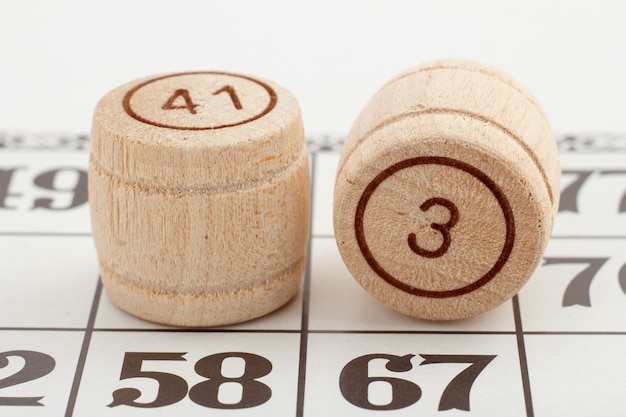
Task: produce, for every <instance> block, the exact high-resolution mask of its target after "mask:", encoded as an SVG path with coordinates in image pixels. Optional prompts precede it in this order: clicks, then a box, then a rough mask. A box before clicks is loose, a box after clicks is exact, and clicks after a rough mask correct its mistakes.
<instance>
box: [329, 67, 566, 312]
mask: <svg viewBox="0 0 626 417" xmlns="http://www.w3.org/2000/svg"><path fill="white" fill-rule="evenodd" d="M559 181H560V168H559V162H558V155H557V149H556V142H555V140H554V137H553V134H552V130H551V128H550V125H549V123H548V121H547V119H546V116H545V114H544V113H543V111H542V110H541V108H540V106H539V105H538V104H537V102H536V100H535V99H534V98H533V97H532V95H531V94H530V93H529V92H528V91H527V90H526V89H525V88H524V87H522V86H521V85H520V84H519V83H518V82H516V81H515V80H513V79H512V78H511V77H509V76H508V75H506V74H503V73H502V72H500V71H498V70H496V69H493V68H491V67H489V66H487V65H484V64H480V63H476V62H469V61H460V60H444V61H438V62H433V63H429V64H426V65H423V66H420V67H416V68H412V69H409V70H407V71H405V72H403V73H401V74H399V75H398V76H396V77H395V78H393V79H392V80H391V81H390V82H389V83H387V84H386V85H385V86H383V87H382V88H381V89H380V90H379V91H378V92H377V93H376V94H375V95H374V96H373V98H372V99H371V100H370V102H369V103H368V104H367V106H366V107H365V108H364V109H363V111H362V112H361V114H360V115H359V117H358V118H357V120H356V121H355V123H354V125H353V127H352V129H351V131H350V133H349V135H348V138H347V140H346V143H345V146H344V149H343V152H342V156H341V159H340V162H339V167H338V173H337V179H336V187H335V205H334V227H335V237H336V239H337V245H338V247H339V250H340V252H341V255H342V257H343V259H344V261H345V263H346V265H347V267H348V269H349V270H350V272H351V273H352V275H353V276H354V277H355V279H356V280H357V281H358V282H359V283H360V284H361V285H362V286H363V287H364V288H365V289H366V290H367V291H369V292H370V293H371V294H372V295H373V296H374V297H376V298H377V299H378V300H380V301H382V302H383V303H385V304H387V305H388V306H389V307H391V308H393V309H396V310H398V311H400V312H403V313H405V314H408V315H411V316H415V317H420V318H426V319H434V320H450V319H459V318H465V317H471V316H475V315H478V314H480V313H482V312H485V311H487V310H490V309H492V308H494V307H496V306H498V305H500V304H502V303H503V302H505V301H506V300H508V299H510V298H511V297H512V296H513V295H515V294H516V293H517V292H518V291H519V289H520V288H521V287H522V286H523V284H524V283H525V282H526V281H527V280H528V279H529V277H530V276H531V274H532V273H533V271H534V270H535V269H536V267H537V266H538V263H539V261H540V259H541V256H542V254H543V252H544V250H545V247H546V244H547V242H548V239H549V237H550V234H551V231H552V227H553V223H554V218H555V215H556V212H557V209H558V203H559Z"/></svg>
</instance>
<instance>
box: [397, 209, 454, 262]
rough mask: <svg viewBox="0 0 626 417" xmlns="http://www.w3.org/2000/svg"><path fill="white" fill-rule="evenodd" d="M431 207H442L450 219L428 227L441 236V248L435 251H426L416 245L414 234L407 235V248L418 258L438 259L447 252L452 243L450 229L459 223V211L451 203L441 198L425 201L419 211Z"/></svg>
mask: <svg viewBox="0 0 626 417" xmlns="http://www.w3.org/2000/svg"><path fill="white" fill-rule="evenodd" d="M432 206H443V207H445V208H447V209H448V211H449V212H450V219H449V220H448V221H447V222H446V223H432V224H431V225H430V227H431V228H433V229H435V230H436V231H438V232H439V233H441V236H443V242H442V243H441V246H439V248H438V249H436V250H427V249H424V248H422V247H420V245H418V244H417V236H416V235H415V233H411V234H409V237H408V242H409V247H410V248H411V250H412V251H413V252H415V253H416V254H418V255H419V256H423V257H425V258H439V257H440V256H443V255H444V254H445V253H446V252H447V251H448V248H449V247H450V243H451V242H452V237H451V236H450V229H451V228H452V227H454V225H455V224H456V223H457V222H458V221H459V209H458V208H457V206H456V205H455V204H454V203H453V202H452V201H450V200H447V199H445V198H441V197H437V198H431V199H429V200H426V201H425V202H424V203H423V204H422V205H421V206H420V210H422V211H424V212H425V211H428V210H430V208H431V207H432Z"/></svg>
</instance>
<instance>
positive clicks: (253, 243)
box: [89, 72, 310, 326]
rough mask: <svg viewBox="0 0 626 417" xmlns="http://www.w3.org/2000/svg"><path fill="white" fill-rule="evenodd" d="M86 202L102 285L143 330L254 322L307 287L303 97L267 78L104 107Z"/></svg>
mask: <svg viewBox="0 0 626 417" xmlns="http://www.w3.org/2000/svg"><path fill="white" fill-rule="evenodd" d="M91 140H92V151H91V155H90V164H89V200H90V206H91V218H92V225H93V235H94V240H95V245H96V249H97V252H98V258H99V263H100V269H101V275H102V281H103V284H104V286H105V289H106V291H107V292H108V294H109V296H110V297H111V299H112V300H113V301H114V302H115V303H116V304H117V305H118V306H120V307H121V308H123V309H124V310H126V311H128V312H130V313H132V314H134V315H136V316H138V317H141V318H143V319H146V320H150V321H154V322H158V323H165V324H171V325H181V326H214V325H221V324H229V323H236V322H241V321H245V320H250V319H253V318H256V317H259V316H262V315H264V314H267V313H269V312H271V311H273V310H275V309H277V308H278V307H280V306H282V305H283V304H285V303H286V302H287V301H289V300H290V299H291V298H292V297H293V296H294V295H295V294H296V293H297V291H298V289H299V287H300V282H301V277H302V273H303V269H304V264H305V255H306V250H305V246H306V242H307V237H308V231H309V205H310V202H309V199H310V191H309V168H308V153H307V150H306V146H305V141H304V131H303V125H302V118H301V115H300V110H299V106H298V103H297V101H296V99H295V98H294V97H293V95H292V94H291V93H289V92H288V91H286V90H285V89H284V88H282V87H280V86H278V85H276V84H274V83H272V82H268V81H264V80H260V79H256V78H252V77H248V76H244V75H239V74H229V73H219V72H195V73H180V74H169V75H164V76H159V77H151V78H146V79H143V80H139V81H135V82H132V83H129V84H126V85H123V86H121V87H119V88H117V89H115V90H113V91H112V92H110V93H109V94H107V95H106V96H105V97H104V98H102V100H101V101H100V102H99V103H98V105H97V107H96V109H95V113H94V118H93V126H92V135H91Z"/></svg>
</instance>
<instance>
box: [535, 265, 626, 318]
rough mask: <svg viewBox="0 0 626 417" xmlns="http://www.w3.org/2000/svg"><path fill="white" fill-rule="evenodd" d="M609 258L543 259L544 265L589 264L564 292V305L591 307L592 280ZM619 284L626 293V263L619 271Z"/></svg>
mask: <svg viewBox="0 0 626 417" xmlns="http://www.w3.org/2000/svg"><path fill="white" fill-rule="evenodd" d="M608 260H609V258H552V257H546V258H544V259H543V261H544V262H543V265H544V266H545V265H557V264H566V265H575V264H587V267H586V268H585V269H583V270H582V271H580V272H579V273H578V274H576V275H575V276H574V278H572V280H571V281H570V283H569V284H568V285H567V288H566V289H565V293H564V294H563V307H569V306H574V305H580V306H583V307H591V296H590V294H589V293H590V290H591V281H593V279H594V278H595V276H596V275H597V273H598V271H599V270H600V268H602V266H603V265H604V264H605V262H606V261H608ZM618 280H619V284H620V286H621V288H622V291H623V292H624V293H626V264H624V265H622V267H621V269H620V270H619V273H618Z"/></svg>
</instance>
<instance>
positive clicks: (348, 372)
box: [339, 353, 495, 411]
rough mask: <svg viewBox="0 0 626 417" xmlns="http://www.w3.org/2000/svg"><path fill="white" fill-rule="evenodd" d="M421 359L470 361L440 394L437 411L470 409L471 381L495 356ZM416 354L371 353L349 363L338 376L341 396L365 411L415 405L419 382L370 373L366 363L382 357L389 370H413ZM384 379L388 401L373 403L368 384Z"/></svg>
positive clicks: (430, 358) (426, 362)
mask: <svg viewBox="0 0 626 417" xmlns="http://www.w3.org/2000/svg"><path fill="white" fill-rule="evenodd" d="M420 356H421V357H422V359H424V360H423V361H422V362H421V363H420V366H421V365H430V364H437V363H469V364H471V365H470V366H469V367H467V368H466V369H465V370H463V371H462V372H461V373H459V374H458V375H457V376H456V377H454V378H453V379H452V380H451V381H450V383H449V384H448V386H447V387H446V388H445V389H444V391H443V393H442V394H441V399H440V401H439V411H443V410H451V409H453V408H457V409H459V410H464V411H469V409H470V390H471V389H472V385H473V384H474V381H475V380H476V378H477V377H478V375H480V373H481V372H482V371H483V369H485V367H486V366H487V365H489V363H490V362H491V361H492V360H493V359H494V358H495V356H494V355H424V354H422V355H420ZM414 357H415V355H411V354H409V355H404V356H396V355H389V354H381V353H374V354H370V355H364V356H360V357H358V358H356V359H353V360H352V361H350V362H348V364H347V365H346V366H345V367H344V368H343V370H342V371H341V375H340V376H339V388H340V390H341V394H342V395H343V397H344V398H345V399H346V400H347V401H348V402H350V403H351V404H353V405H356V406H357V407H360V408H365V409H368V410H398V409H400V408H404V407H408V406H410V405H413V404H415V403H416V402H417V401H419V399H420V398H421V396H422V389H421V388H420V387H419V385H417V384H415V383H414V382H411V381H408V380H406V379H401V378H394V377H380V376H379V377H376V376H370V375H369V369H368V368H369V363H370V361H372V360H374V359H385V360H387V364H386V365H385V367H386V368H387V369H388V370H389V371H392V372H407V371H410V370H411V369H413V364H412V363H411V359H412V358H414ZM377 382H383V383H386V384H388V385H389V386H390V388H391V401H390V402H388V403H387V404H374V403H372V401H371V399H370V396H369V388H370V384H373V383H377Z"/></svg>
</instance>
